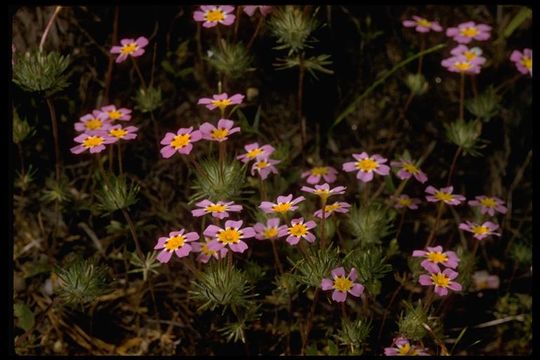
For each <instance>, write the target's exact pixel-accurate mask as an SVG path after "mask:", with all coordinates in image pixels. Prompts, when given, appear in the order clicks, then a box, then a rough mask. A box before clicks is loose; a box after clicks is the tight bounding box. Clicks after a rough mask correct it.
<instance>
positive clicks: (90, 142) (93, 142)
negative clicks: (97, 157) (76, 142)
mask: <svg viewBox="0 0 540 360" xmlns="http://www.w3.org/2000/svg"><path fill="white" fill-rule="evenodd" d="M103 140H104V139H103V138H102V137H101V136H89V137H87V138H86V139H84V141H83V143H82V144H83V146H84V147H85V148H87V149H88V148H93V147H96V146H99V145H101V144H102V143H103Z"/></svg>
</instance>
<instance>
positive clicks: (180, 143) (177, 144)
mask: <svg viewBox="0 0 540 360" xmlns="http://www.w3.org/2000/svg"><path fill="white" fill-rule="evenodd" d="M189 139H191V135H190V134H182V135H176V136H175V137H174V139H173V141H171V146H172V147H173V148H174V150H177V149H181V148H183V147H184V146H186V145H187V144H189Z"/></svg>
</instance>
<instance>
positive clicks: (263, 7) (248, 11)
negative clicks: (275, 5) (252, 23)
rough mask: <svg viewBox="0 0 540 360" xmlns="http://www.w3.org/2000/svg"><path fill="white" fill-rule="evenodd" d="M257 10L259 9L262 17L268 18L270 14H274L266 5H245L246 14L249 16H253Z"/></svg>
mask: <svg viewBox="0 0 540 360" xmlns="http://www.w3.org/2000/svg"><path fill="white" fill-rule="evenodd" d="M257 9H259V11H260V12H261V15H262V16H266V15H268V14H270V12H272V7H271V6H266V5H245V6H244V12H245V13H246V14H247V15H248V16H253V15H254V14H255V11H257Z"/></svg>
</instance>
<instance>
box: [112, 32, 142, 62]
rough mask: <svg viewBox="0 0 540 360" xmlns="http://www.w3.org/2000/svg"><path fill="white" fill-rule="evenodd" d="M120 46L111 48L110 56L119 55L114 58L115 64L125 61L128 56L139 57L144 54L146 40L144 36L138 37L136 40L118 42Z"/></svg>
mask: <svg viewBox="0 0 540 360" xmlns="http://www.w3.org/2000/svg"><path fill="white" fill-rule="evenodd" d="M120 44H122V46H113V47H112V49H111V54H120V55H118V57H117V58H116V62H117V63H121V62H122V61H125V60H126V59H127V57H128V56H133V57H137V56H141V55H142V54H144V47H145V46H146V45H148V39H147V38H145V37H144V36H140V37H138V38H137V40H133V39H122V40H120Z"/></svg>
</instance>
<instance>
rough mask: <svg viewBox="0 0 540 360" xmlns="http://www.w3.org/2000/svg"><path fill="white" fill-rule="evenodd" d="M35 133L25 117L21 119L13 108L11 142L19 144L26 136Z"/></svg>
mask: <svg viewBox="0 0 540 360" xmlns="http://www.w3.org/2000/svg"><path fill="white" fill-rule="evenodd" d="M35 133H36V129H34V128H33V127H32V126H31V125H30V124H28V121H26V119H24V120H23V119H21V118H20V117H19V114H17V111H15V110H13V142H14V143H15V144H19V143H21V142H22V141H24V139H26V138H27V137H30V136H32V135H34V134H35Z"/></svg>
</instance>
